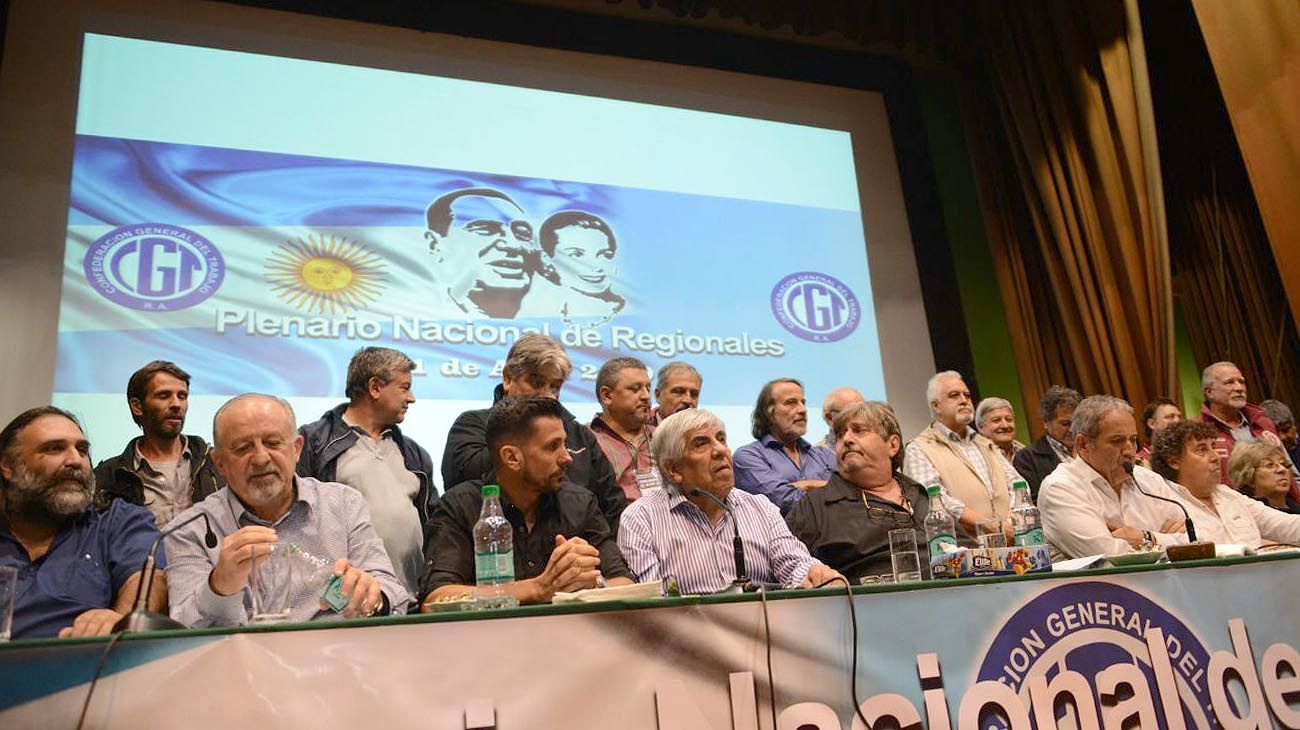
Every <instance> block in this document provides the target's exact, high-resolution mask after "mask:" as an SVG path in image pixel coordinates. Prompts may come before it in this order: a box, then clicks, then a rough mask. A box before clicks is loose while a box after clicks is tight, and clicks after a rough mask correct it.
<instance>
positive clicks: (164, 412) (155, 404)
mask: <svg viewBox="0 0 1300 730" xmlns="http://www.w3.org/2000/svg"><path fill="white" fill-rule="evenodd" d="M130 406H131V412H132V413H134V414H135V416H136V417H137V418H139V419H140V427H141V428H142V429H143V430H144V432H145V433H146V434H149V435H159V436H163V437H165V438H176V437H177V436H179V435H180V434H181V431H182V430H183V429H184V428H185V414H186V413H188V412H189V409H190V387H189V386H188V385H186V384H185V381H184V380H181V379H180V378H178V377H176V376H174V375H171V374H170V373H164V372H158V373H154V375H153V377H152V378H150V379H149V384H148V385H146V386H145V393H144V400H143V401H142V400H140V399H137V398H132V399H131V401H130Z"/></svg>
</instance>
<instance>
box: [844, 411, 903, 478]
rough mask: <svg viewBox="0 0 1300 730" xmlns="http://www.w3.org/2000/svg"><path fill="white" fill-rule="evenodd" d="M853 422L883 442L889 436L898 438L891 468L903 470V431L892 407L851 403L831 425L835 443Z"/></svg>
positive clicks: (887, 439)
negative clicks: (862, 425) (897, 446)
mask: <svg viewBox="0 0 1300 730" xmlns="http://www.w3.org/2000/svg"><path fill="white" fill-rule="evenodd" d="M854 421H862V422H863V423H865V424H866V425H867V429H868V430H870V431H872V432H874V433H875V434H876V435H877V436H879V437H880V438H881V440H883V441H886V442H887V441H889V437H890V436H897V437H898V441H899V448H898V453H897V454H894V457H893V459H892V461H891V466H892V467H893V469H894V471H899V470H901V469H902V468H903V445H902V441H903V429H902V428H901V427H900V426H899V425H898V415H897V414H895V413H894V407H893V406H891V405H889V404H888V403H882V402H881V401H878V400H869V401H866V402H864V403H853V404H851V405H849V406H846V407H845V408H844V410H842V411H840V412H839V413H837V414H835V423H833V424H831V430H832V431H834V433H835V440H836V441H839V440H840V437H841V436H843V435H844V432H845V431H847V430H848V429H849V424H851V423H853V422H854Z"/></svg>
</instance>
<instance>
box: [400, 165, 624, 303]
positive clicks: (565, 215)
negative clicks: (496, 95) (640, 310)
mask: <svg viewBox="0 0 1300 730" xmlns="http://www.w3.org/2000/svg"><path fill="white" fill-rule="evenodd" d="M427 216H428V225H429V230H428V231H427V232H426V233H425V237H426V238H428V239H429V251H430V253H432V254H433V256H434V267H433V270H434V276H435V277H436V278H437V280H438V282H439V285H438V294H439V295H445V299H446V302H443V304H446V303H450V304H452V305H454V307H442V308H446V309H454V310H459V312H460V313H462V314H466V315H469V316H484V317H495V318H505V319H510V318H514V317H516V316H520V317H553V316H557V315H559V316H561V317H562V318H563V319H564V321H565V322H566V323H570V322H572V321H573V318H574V317H586V316H594V317H599V318H600V322H599V323H598V324H603V323H604V322H608V321H609V320H610V319H612V318H613V316H614V315H615V314H617V313H618V312H619V311H621V310H622V309H623V306H624V305H625V304H626V303H627V301H626V300H625V299H624V298H623V297H621V296H619V295H618V294H615V293H614V292H613V287H614V284H615V282H614V278H615V276H616V275H617V269H616V268H615V267H614V266H613V259H614V253H615V250H616V245H617V244H616V242H615V239H614V232H613V231H612V230H611V229H610V226H609V224H608V223H606V222H605V221H604V220H603V219H602V218H601V217H600V216H598V215H595V214H593V213H588V212H585V211H576V210H566V211H561V212H559V213H554V214H552V215H550V216H549V217H547V218H546V220H545V221H543V222H542V224H541V229H540V234H535V230H536V227H535V226H534V225H533V224H532V223H530V222H529V220H528V218H529V217H530V216H529V214H528V212H527V211H525V210H524V209H523V208H521V207H520V206H519V204H518V203H516V202H515V201H514V199H513V198H512V197H510V195H508V194H507V193H505V192H503V191H501V190H495V189H492V188H467V189H463V190H454V191H452V192H450V193H447V194H446V195H443V196H441V197H439V198H438V199H437V200H435V201H433V203H431V204H430V205H429V210H428V213H427ZM435 306H437V305H435Z"/></svg>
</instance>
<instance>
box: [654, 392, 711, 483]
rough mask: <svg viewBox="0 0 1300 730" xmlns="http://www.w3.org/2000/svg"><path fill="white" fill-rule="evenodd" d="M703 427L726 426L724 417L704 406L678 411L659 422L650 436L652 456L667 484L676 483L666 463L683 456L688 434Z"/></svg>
mask: <svg viewBox="0 0 1300 730" xmlns="http://www.w3.org/2000/svg"><path fill="white" fill-rule="evenodd" d="M701 428H725V426H724V425H723V423H722V419H721V418H718V417H717V416H715V415H713V413H712V412H710V411H706V410H704V409H703V408H688V409H686V410H684V411H678V412H677V413H674V414H672V415H671V416H669V417H667V418H665V419H664V420H662V421H660V422H659V425H658V426H656V427H655V432H654V436H651V437H650V458H652V459H654V462H655V464H658V465H659V474H660V476H662V477H663V480H664V483H665V484H676V482H674V481H673V479H672V477H670V476H668V471H667V470H666V469H664V464H666V463H668V462H670V461H673V462H675V461H677V460H678V459H680V458H682V452H683V451H685V450H686V435H687V434H689V433H690V432H691V431H695V430H698V429H701Z"/></svg>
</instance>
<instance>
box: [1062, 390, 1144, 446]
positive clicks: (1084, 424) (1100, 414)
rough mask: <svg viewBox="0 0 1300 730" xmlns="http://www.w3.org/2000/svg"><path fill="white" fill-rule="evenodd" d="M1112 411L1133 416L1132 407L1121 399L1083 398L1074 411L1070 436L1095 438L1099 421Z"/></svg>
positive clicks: (1095, 396) (1105, 396)
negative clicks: (1119, 411) (1120, 411)
mask: <svg viewBox="0 0 1300 730" xmlns="http://www.w3.org/2000/svg"><path fill="white" fill-rule="evenodd" d="M1114 410H1122V411H1124V412H1125V413H1127V414H1129V415H1132V414H1133V406H1131V405H1129V403H1128V401H1126V400H1124V399H1123V398H1116V397H1115V396H1113V395H1090V396H1088V397H1087V398H1084V399H1083V400H1081V401H1079V405H1078V406H1076V407H1075V409H1074V424H1073V425H1071V426H1070V435H1072V436H1078V435H1080V434H1082V435H1084V436H1085V437H1087V438H1090V439H1095V438H1097V434H1099V433H1101V419H1103V418H1105V417H1106V414H1107V413H1110V412H1111V411H1114Z"/></svg>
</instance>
